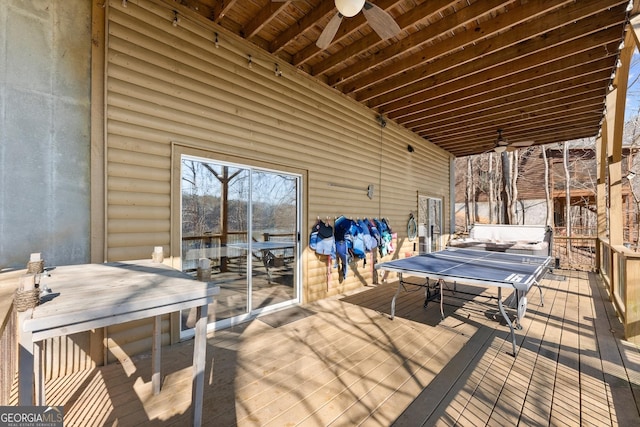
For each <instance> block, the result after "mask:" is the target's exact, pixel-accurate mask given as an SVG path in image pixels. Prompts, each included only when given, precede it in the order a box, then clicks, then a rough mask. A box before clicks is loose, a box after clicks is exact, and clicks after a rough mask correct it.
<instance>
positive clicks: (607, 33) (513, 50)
mask: <svg viewBox="0 0 640 427" xmlns="http://www.w3.org/2000/svg"><path fill="white" fill-rule="evenodd" d="M604 13H606V12H604ZM577 24H581V25H579V27H580V28H577V27H576V28H573V29H569V30H565V29H562V28H561V29H558V30H554V31H552V32H550V33H548V34H547V35H546V36H545V37H539V38H536V39H532V40H527V41H525V42H522V43H520V44H518V45H516V46H512V47H510V48H508V49H506V50H501V51H497V52H495V53H493V54H491V55H488V56H485V57H482V58H478V59H477V60H475V61H472V62H471V63H467V62H468V61H460V62H461V63H463V65H460V63H458V64H457V65H456V59H457V57H458V55H451V56H450V57H446V58H443V59H442V60H440V61H436V62H434V63H432V64H430V66H429V67H425V68H424V69H422V70H415V71H411V72H408V73H406V74H405V75H403V77H404V78H405V80H404V81H406V82H411V83H410V84H405V83H404V82H403V81H401V80H400V79H398V78H391V79H389V81H388V82H387V83H384V84H380V85H377V86H376V87H375V91H374V88H370V89H368V90H367V91H365V92H366V96H365V94H364V93H363V94H361V96H360V97H359V98H357V99H358V100H361V101H362V100H365V98H366V100H367V105H369V106H370V107H372V108H376V107H382V106H384V105H385V104H387V103H390V102H396V101H398V100H400V99H403V98H406V97H410V96H413V95H415V94H418V93H424V92H427V91H429V90H430V89H431V86H426V85H427V84H429V83H430V80H427V79H425V78H423V76H424V77H431V76H434V75H436V74H439V73H444V74H442V75H443V78H442V79H441V82H442V84H445V83H447V82H451V81H454V80H457V79H466V80H470V81H473V80H474V79H475V77H474V76H475V75H476V74H479V73H486V72H487V71H488V70H492V69H495V70H501V72H500V75H509V74H514V72H515V71H520V70H522V69H523V68H524V67H523V66H522V65H521V64H522V63H523V62H526V63H528V64H530V67H533V66H542V65H544V64H547V63H551V62H553V61H554V60H556V59H557V58H559V57H563V56H567V54H568V53H570V52H574V53H575V52H582V51H584V50H586V49H591V48H592V47H594V46H598V45H607V44H609V43H611V42H612V41H615V40H619V37H620V33H619V29H618V28H616V27H611V28H609V29H604V30H599V31H596V32H593V31H590V30H593V29H600V25H599V24H598V17H597V16H595V17H591V18H589V19H587V20H583V21H579V22H578V23H576V25H577ZM577 34H582V35H583V37H582V38H581V39H575V38H574V37H569V35H573V36H575V35H577ZM565 35H566V36H567V37H565ZM566 39H568V40H569V41H566ZM467 55H468V54H466V53H464V54H463V55H461V56H463V57H467ZM460 59H463V58H460ZM372 95H373V96H372Z"/></svg>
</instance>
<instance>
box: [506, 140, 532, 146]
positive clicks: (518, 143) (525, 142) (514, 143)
mask: <svg viewBox="0 0 640 427" xmlns="http://www.w3.org/2000/svg"><path fill="white" fill-rule="evenodd" d="M534 143H535V141H517V142H513V143H511V146H512V147H528V146H530V145H533V144H534Z"/></svg>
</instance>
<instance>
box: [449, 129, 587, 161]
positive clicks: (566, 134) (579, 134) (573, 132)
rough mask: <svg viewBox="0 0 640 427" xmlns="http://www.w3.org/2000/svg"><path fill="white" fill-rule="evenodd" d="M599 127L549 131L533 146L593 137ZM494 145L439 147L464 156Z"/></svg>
mask: <svg viewBox="0 0 640 427" xmlns="http://www.w3.org/2000/svg"><path fill="white" fill-rule="evenodd" d="M598 129H599V127H598V126H597V125H596V126H586V127H585V126H580V125H578V126H574V127H573V128H571V129H566V130H562V131H555V132H549V135H548V136H546V137H539V138H538V140H537V141H536V144H535V145H534V146H538V145H546V144H551V143H555V142H559V141H573V140H577V139H586V138H593V136H594V135H595V134H596V133H597V132H598ZM494 146H495V142H491V143H484V144H481V143H478V142H474V141H469V142H468V143H465V144H458V145H447V144H442V146H441V148H442V149H444V150H446V151H449V152H450V153H451V154H453V155H454V156H456V157H464V156H469V155H475V154H482V153H483V152H487V151H489V150H492V149H493V147H494Z"/></svg>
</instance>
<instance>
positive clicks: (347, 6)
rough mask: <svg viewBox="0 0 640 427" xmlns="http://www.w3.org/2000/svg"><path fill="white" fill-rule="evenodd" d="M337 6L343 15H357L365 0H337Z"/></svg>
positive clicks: (349, 16) (348, 16)
mask: <svg viewBox="0 0 640 427" xmlns="http://www.w3.org/2000/svg"><path fill="white" fill-rule="evenodd" d="M335 2H336V8H337V9H338V12H340V14H341V15H342V16H346V17H347V18H351V17H352V16H356V15H357V14H358V12H360V11H361V10H362V8H363V7H364V2H365V0H335Z"/></svg>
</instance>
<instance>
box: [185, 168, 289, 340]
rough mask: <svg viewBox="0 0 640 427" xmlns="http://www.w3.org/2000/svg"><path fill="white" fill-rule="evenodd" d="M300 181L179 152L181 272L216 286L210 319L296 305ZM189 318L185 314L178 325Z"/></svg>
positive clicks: (224, 319)
mask: <svg viewBox="0 0 640 427" xmlns="http://www.w3.org/2000/svg"><path fill="white" fill-rule="evenodd" d="M299 180H300V178H299V176H297V175H290V174H284V173H276V172H271V171H264V170H258V169H254V168H250V167H246V166H240V165H231V164H223V163H220V162H214V161H210V160H206V159H200V158H193V157H190V156H183V158H182V162H181V191H182V206H181V215H182V216H181V220H182V253H181V257H182V270H183V271H185V272H188V273H190V274H192V275H193V276H194V277H197V278H198V279H199V280H208V281H212V282H215V283H217V284H218V285H219V286H220V295H219V296H218V297H217V301H216V303H215V307H213V308H212V309H211V310H210V313H212V315H211V317H212V318H210V321H216V322H221V325H222V326H224V324H225V322H226V323H232V322H235V321H241V320H242V319H243V318H247V317H249V316H251V315H253V314H255V313H257V312H258V311H264V310H267V309H273V308H275V307H278V306H279V305H290V304H292V303H296V302H298V298H299V291H298V286H299V284H298V280H297V264H298V263H297V260H298V252H297V251H298V244H297V243H298V239H297V236H298V230H299V226H298V223H299V217H300V215H299V214H298V205H299V203H298V199H299V197H298V191H299ZM191 316H193V313H183V316H182V329H183V330H186V329H190V328H192V327H193V319H192V318H191Z"/></svg>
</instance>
